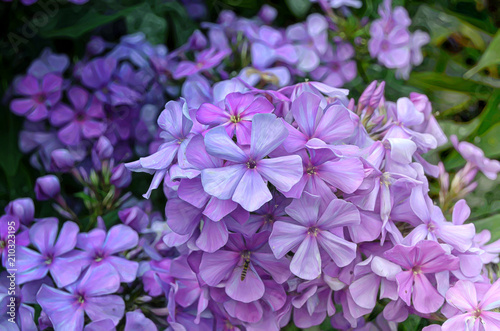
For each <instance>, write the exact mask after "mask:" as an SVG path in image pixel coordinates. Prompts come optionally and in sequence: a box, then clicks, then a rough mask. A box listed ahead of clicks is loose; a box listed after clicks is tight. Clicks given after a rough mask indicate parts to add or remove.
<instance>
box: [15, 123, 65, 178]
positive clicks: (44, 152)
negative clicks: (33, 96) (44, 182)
mask: <svg viewBox="0 0 500 331" xmlns="http://www.w3.org/2000/svg"><path fill="white" fill-rule="evenodd" d="M27 124H42V123H32V122H25V127H26V128H25V129H24V130H22V131H21V132H20V133H19V149H20V150H21V152H23V153H32V154H31V156H30V164H31V165H32V166H33V167H34V168H36V169H45V170H46V171H50V170H51V163H52V162H51V153H52V152H53V151H54V150H56V149H58V148H61V147H63V146H62V144H61V142H60V141H59V139H57V133H56V132H45V130H44V129H43V128H40V127H31V125H27Z"/></svg>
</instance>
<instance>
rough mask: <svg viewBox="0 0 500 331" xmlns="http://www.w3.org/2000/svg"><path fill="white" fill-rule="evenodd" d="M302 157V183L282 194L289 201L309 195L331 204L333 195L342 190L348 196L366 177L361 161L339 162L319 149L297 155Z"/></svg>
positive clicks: (351, 159) (346, 160) (329, 153)
mask: <svg viewBox="0 0 500 331" xmlns="http://www.w3.org/2000/svg"><path fill="white" fill-rule="evenodd" d="M297 154H299V155H300V156H301V157H302V165H303V168H304V172H303V175H302V178H301V179H300V181H299V182H298V183H297V184H295V185H294V186H293V187H292V189H291V190H290V191H288V192H284V193H283V194H284V195H285V196H286V197H288V198H296V199H298V198H300V196H301V195H302V192H304V191H305V192H308V193H311V194H313V195H317V196H319V197H321V198H322V201H323V202H325V203H326V204H328V202H330V201H331V200H333V199H335V198H336V196H335V194H334V193H333V191H336V190H337V189H339V190H340V191H342V192H345V193H353V192H354V191H356V190H357V189H358V188H359V186H360V185H361V183H362V182H363V179H364V177H365V171H364V169H363V164H362V163H361V161H360V160H359V159H358V158H337V157H336V156H335V154H334V153H333V152H332V151H331V150H328V149H316V150H310V151H309V152H307V151H306V150H305V149H303V150H301V151H298V152H297Z"/></svg>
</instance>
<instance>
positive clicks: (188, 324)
mask: <svg viewBox="0 0 500 331" xmlns="http://www.w3.org/2000/svg"><path fill="white" fill-rule="evenodd" d="M177 287H178V285H177V284H172V286H171V287H170V288H169V291H168V292H166V296H167V301H168V305H167V311H166V314H167V315H168V317H167V322H168V324H169V327H168V328H167V329H166V330H167V331H175V330H195V331H203V330H210V329H212V328H213V324H214V323H213V317H214V316H213V315H212V314H211V312H210V311H208V310H207V311H205V312H203V313H202V314H201V315H200V316H197V315H198V311H197V307H195V305H192V306H190V307H188V308H184V307H182V306H180V305H177V303H176V301H175V292H176V288H177Z"/></svg>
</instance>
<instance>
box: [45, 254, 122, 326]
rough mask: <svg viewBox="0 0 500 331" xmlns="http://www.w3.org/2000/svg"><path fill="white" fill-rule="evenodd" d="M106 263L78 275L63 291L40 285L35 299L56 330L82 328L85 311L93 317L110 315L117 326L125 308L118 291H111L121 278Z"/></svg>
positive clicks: (94, 318) (117, 286)
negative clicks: (80, 275)
mask: <svg viewBox="0 0 500 331" xmlns="http://www.w3.org/2000/svg"><path fill="white" fill-rule="evenodd" d="M112 269H113V268H112V267H111V266H110V265H108V264H103V265H100V266H98V267H96V268H91V269H89V270H88V271H87V272H85V273H84V274H83V275H82V277H80V279H79V280H78V281H77V282H75V283H73V284H71V285H70V286H67V287H66V289H67V290H68V292H66V291H62V290H57V289H55V288H53V287H50V286H47V285H45V284H44V285H42V288H41V289H40V291H39V292H38V294H37V301H38V303H39V304H40V306H41V307H42V309H43V311H44V312H45V313H46V314H47V315H48V316H49V318H50V320H51V321H52V324H53V325H54V328H55V329H56V330H75V331H80V330H83V324H84V319H85V316H84V315H85V314H86V315H87V316H88V317H89V318H90V320H92V321H100V320H104V319H110V320H111V321H112V322H113V324H114V325H115V326H116V325H117V324H118V322H119V321H120V320H121V318H122V317H123V314H124V310H125V303H124V301H123V299H122V298H121V297H120V296H118V295H111V294H112V293H114V292H116V291H117V290H118V288H119V286H120V280H119V277H118V275H117V274H116V273H114V272H113V270H112Z"/></svg>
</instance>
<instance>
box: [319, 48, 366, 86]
mask: <svg viewBox="0 0 500 331" xmlns="http://www.w3.org/2000/svg"><path fill="white" fill-rule="evenodd" d="M353 56H354V47H352V45H351V44H349V43H345V42H341V43H338V44H337V45H335V46H334V47H332V46H329V47H328V48H327V50H326V52H325V54H324V55H323V56H322V57H321V63H322V64H321V65H319V66H318V67H317V68H316V69H315V70H313V71H312V72H311V77H312V79H314V80H318V81H322V82H323V83H325V84H327V85H329V86H333V87H340V86H344V84H345V83H348V82H350V81H352V80H353V79H354V78H355V77H356V74H357V69H356V62H355V61H354V60H352V57H353Z"/></svg>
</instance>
